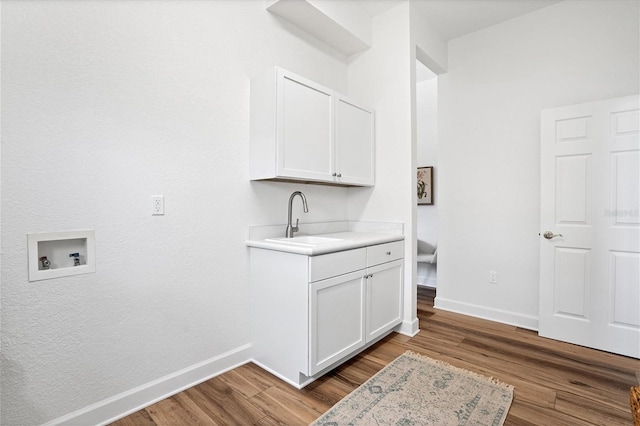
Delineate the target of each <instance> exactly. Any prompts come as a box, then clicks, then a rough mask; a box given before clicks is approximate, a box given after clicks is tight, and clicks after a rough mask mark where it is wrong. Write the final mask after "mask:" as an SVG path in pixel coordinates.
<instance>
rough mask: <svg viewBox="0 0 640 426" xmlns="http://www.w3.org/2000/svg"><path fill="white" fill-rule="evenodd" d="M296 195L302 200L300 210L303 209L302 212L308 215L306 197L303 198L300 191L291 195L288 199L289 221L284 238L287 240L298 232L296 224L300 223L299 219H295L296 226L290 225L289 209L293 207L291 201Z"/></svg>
mask: <svg viewBox="0 0 640 426" xmlns="http://www.w3.org/2000/svg"><path fill="white" fill-rule="evenodd" d="M296 195H299V196H300V198H302V208H303V209H304V212H305V213H309V208H308V207H307V197H305V196H304V194H303V193H302V192H300V191H296V192H294V193H293V194H291V197H289V221H288V222H287V230H286V231H285V232H286V235H285V236H286V237H287V238H293V233H294V232H298V222H299V221H300V219H296V226H293V224H292V223H291V207H292V206H293V199H294V198H295V196H296Z"/></svg>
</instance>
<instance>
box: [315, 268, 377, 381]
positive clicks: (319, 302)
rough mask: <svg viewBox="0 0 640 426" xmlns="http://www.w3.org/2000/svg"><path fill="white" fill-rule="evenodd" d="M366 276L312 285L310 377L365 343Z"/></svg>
mask: <svg viewBox="0 0 640 426" xmlns="http://www.w3.org/2000/svg"><path fill="white" fill-rule="evenodd" d="M363 275H364V271H362V270H361V271H357V272H351V273H348V274H344V275H340V276H338V277H334V278H329V279H326V280H322V281H317V282H314V283H311V285H310V286H311V287H310V294H309V315H310V319H309V372H308V375H309V376H312V375H314V374H316V373H318V372H319V371H321V370H322V369H324V368H326V367H328V366H330V365H331V364H333V363H334V362H336V361H339V360H340V359H342V358H344V357H345V356H347V355H349V354H350V353H351V352H353V351H355V350H356V349H358V348H359V347H361V346H363V345H364V344H365V335H364V306H365V304H364V303H365V301H364V278H363Z"/></svg>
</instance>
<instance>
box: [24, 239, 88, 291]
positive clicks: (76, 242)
mask: <svg viewBox="0 0 640 426" xmlns="http://www.w3.org/2000/svg"><path fill="white" fill-rule="evenodd" d="M27 240H28V244H29V246H28V251H29V281H38V280H46V279H50V278H59V277H66V276H69V275H79V274H89V273H94V272H96V259H95V251H96V244H95V233H94V231H92V230H82V231H68V232H41V233H33V234H27Z"/></svg>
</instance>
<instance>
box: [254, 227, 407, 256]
mask: <svg viewBox="0 0 640 426" xmlns="http://www.w3.org/2000/svg"><path fill="white" fill-rule="evenodd" d="M303 235H305V234H296V237H300V236H303ZM309 236H313V237H325V238H337V239H340V241H332V242H326V243H322V244H318V245H302V244H289V243H287V242H286V240H285V241H282V242H274V241H269V240H270V239H263V240H248V241H247V246H249V247H256V248H261V249H267V250H276V251H284V252H287V253H296V254H304V255H307V256H315V255H318V254H327V253H334V252H337V251H343V250H350V249H354V248H360V247H365V246H371V245H375V244H383V243H389V242H392V241H401V240H404V236H403V235H401V234H397V233H391V232H358V231H349V232H334V233H329V234H315V235H309ZM271 240H272V239H271Z"/></svg>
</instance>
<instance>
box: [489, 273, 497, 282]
mask: <svg viewBox="0 0 640 426" xmlns="http://www.w3.org/2000/svg"><path fill="white" fill-rule="evenodd" d="M489 284H498V273H497V272H496V271H489Z"/></svg>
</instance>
